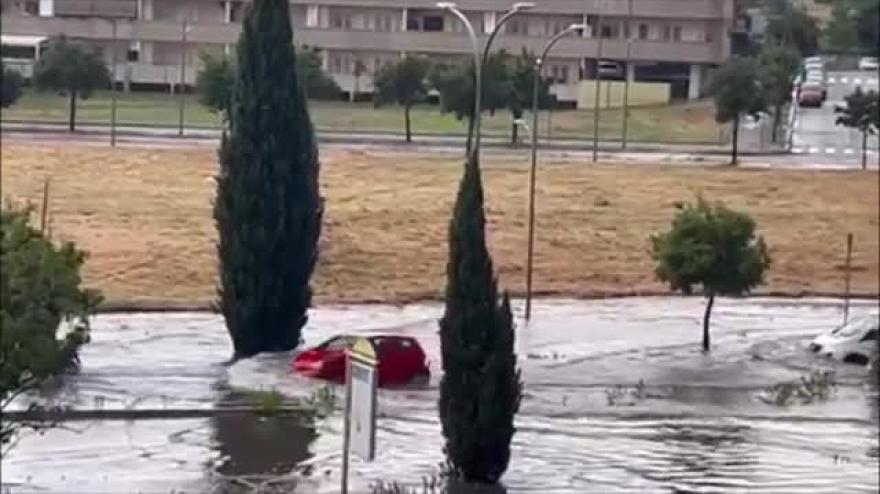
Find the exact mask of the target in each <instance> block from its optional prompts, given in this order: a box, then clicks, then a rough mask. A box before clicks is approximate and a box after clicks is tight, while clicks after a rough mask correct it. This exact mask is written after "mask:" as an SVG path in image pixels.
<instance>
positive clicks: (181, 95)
mask: <svg viewBox="0 0 880 494" xmlns="http://www.w3.org/2000/svg"><path fill="white" fill-rule="evenodd" d="M188 30H189V28H188V27H187V22H186V19H184V20H183V22H182V23H181V24H180V31H181V34H180V45H181V46H180V86H179V87H178V88H177V89H178V95H177V96H178V99H179V104H180V115H179V116H178V122H177V135H178V136H180V137H183V113H184V107H185V106H186V49H187V47H186V46H187V45H186V32H187V31H188Z"/></svg>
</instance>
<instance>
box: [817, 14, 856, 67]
mask: <svg viewBox="0 0 880 494" xmlns="http://www.w3.org/2000/svg"><path fill="white" fill-rule="evenodd" d="M850 12H851V5H850V2H848V1H839V2H835V3H834V5H833V6H832V8H831V20H830V21H828V24H827V25H826V26H825V29H823V31H822V38H823V41H824V43H823V44H824V46H825V50H826V51H828V52H831V53H843V54H847V53H855V52H856V51H858V35H857V33H856V23H855V19H853V18H852V17H851V14H850Z"/></svg>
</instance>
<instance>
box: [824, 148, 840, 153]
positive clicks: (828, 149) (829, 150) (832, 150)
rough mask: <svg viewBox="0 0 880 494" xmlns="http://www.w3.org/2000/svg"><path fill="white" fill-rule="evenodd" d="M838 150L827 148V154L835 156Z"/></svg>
mask: <svg viewBox="0 0 880 494" xmlns="http://www.w3.org/2000/svg"><path fill="white" fill-rule="evenodd" d="M836 152H837V150H836V149H834V148H825V154H834V153H836Z"/></svg>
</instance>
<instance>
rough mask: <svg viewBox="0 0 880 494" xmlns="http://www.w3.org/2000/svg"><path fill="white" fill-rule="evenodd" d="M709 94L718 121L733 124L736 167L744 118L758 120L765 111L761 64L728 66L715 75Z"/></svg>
mask: <svg viewBox="0 0 880 494" xmlns="http://www.w3.org/2000/svg"><path fill="white" fill-rule="evenodd" d="M708 90H709V94H711V95H712V97H713V98H714V100H715V120H716V121H717V122H719V123H727V122H731V123H732V125H731V127H732V129H733V138H732V148H731V154H730V164H731V165H736V164H737V147H738V145H739V127H740V120H741V119H742V117H743V116H744V115H752V116H758V114H760V112H762V111H763V110H764V109H765V108H766V100H765V96H764V89H763V87H762V86H761V81H760V73H759V70H758V64H757V63H756V62H755V61H754V60H753V59H751V58H734V59H732V60H730V61H728V62H726V63H725V64H724V65H722V66H721V67H719V68H718V69H716V70H715V72H714V73H713V74H712V78H711V79H710V80H709V87H708Z"/></svg>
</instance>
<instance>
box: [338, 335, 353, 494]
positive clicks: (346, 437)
mask: <svg viewBox="0 0 880 494" xmlns="http://www.w3.org/2000/svg"><path fill="white" fill-rule="evenodd" d="M350 359H351V356H350V355H349V354H348V352H346V354H345V415H343V418H342V422H343V429H342V486H341V489H340V492H341V493H342V494H348V456H349V453H350V451H349V449H351V448H350V444H349V443H350V442H351V427H350V425H349V416H350V415H351V361H350Z"/></svg>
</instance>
